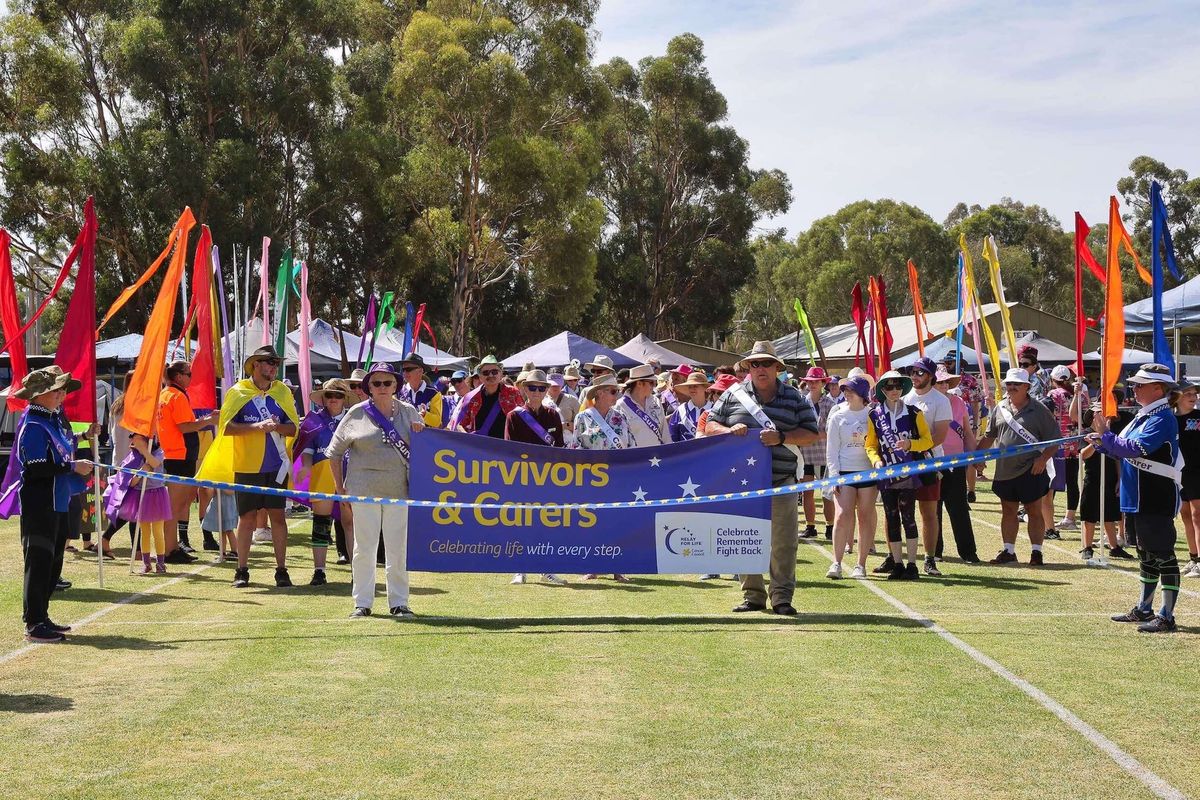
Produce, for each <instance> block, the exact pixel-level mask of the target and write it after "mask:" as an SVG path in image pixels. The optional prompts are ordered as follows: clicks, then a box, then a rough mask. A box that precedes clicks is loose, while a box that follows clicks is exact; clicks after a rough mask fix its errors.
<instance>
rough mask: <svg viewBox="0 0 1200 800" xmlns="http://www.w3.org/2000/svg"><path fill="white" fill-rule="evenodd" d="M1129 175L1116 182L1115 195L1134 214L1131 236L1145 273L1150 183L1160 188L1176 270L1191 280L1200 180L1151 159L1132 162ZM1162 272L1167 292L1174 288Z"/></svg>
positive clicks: (1198, 233) (1198, 245) (1198, 257)
mask: <svg viewBox="0 0 1200 800" xmlns="http://www.w3.org/2000/svg"><path fill="white" fill-rule="evenodd" d="M1129 171H1130V173H1131V174H1130V175H1128V176H1126V177H1124V178H1121V179H1120V180H1119V181H1117V191H1118V192H1120V193H1121V195H1122V197H1123V200H1124V204H1123V205H1124V207H1125V210H1130V209H1132V211H1133V215H1132V220H1133V226H1132V229H1131V230H1130V235H1131V236H1132V237H1133V240H1134V243H1135V244H1136V245H1137V249H1138V255H1139V256H1141V257H1142V258H1143V259H1144V260H1145V265H1146V269H1149V268H1150V182H1151V181H1153V180H1156V181H1158V182H1159V184H1160V185H1161V186H1162V193H1163V202H1164V203H1165V204H1166V206H1167V217H1168V219H1169V220H1170V223H1171V239H1172V241H1173V243H1174V245H1175V258H1176V261H1177V263H1178V264H1179V270H1180V272H1182V273H1183V275H1184V279H1185V280H1186V279H1187V278H1190V277H1192V276H1194V275H1195V274H1196V272H1197V271H1200V178H1189V177H1188V174H1187V172H1185V171H1184V170H1181V169H1170V168H1169V167H1167V165H1166V164H1164V163H1163V162H1161V161H1159V160H1158V159H1155V158H1151V157H1150V156H1138V157H1137V158H1135V159H1134V160H1133V161H1131V162H1130V164H1129ZM1164 272H1165V276H1166V277H1165V280H1166V286H1167V288H1170V287H1172V286H1174V285H1175V279H1174V278H1172V277H1171V273H1170V270H1165V271H1164Z"/></svg>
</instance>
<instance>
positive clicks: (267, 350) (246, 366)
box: [242, 344, 283, 375]
mask: <svg viewBox="0 0 1200 800" xmlns="http://www.w3.org/2000/svg"><path fill="white" fill-rule="evenodd" d="M255 361H278V362H279V363H280V364H282V363H283V359H282V358H280V357H279V354H278V353H276V352H275V348H274V347H272V346H271V345H269V344H265V345H263V346H262V347H260V348H258V349H257V350H255V351H254V352H253V353H251V354H250V355H248V356H246V360H245V361H244V362H242V374H243V375H249V374H250V370H251V368H252V367H253V366H254V362H255Z"/></svg>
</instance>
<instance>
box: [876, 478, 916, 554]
mask: <svg viewBox="0 0 1200 800" xmlns="http://www.w3.org/2000/svg"><path fill="white" fill-rule="evenodd" d="M879 493H880V495H881V496H882V497H883V518H884V521H885V522H886V523H887V540H888V541H889V542H899V541H900V536H901V529H903V535H904V538H905V539H916V538H917V518H916V507H917V490H916V489H882V490H880V492H879Z"/></svg>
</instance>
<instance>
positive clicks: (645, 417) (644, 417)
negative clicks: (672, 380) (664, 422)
mask: <svg viewBox="0 0 1200 800" xmlns="http://www.w3.org/2000/svg"><path fill="white" fill-rule="evenodd" d="M621 400H622V402H624V403H625V405H626V406H628V407H629V410H630V411H632V412H633V413H635V414H637V415H638V419H640V420H641V421H642V422H644V423H646V427H647V428H649V429H650V430H652V431H654V435H655V436H657V437H658V440H659V441H660V442H661V441H662V430H660V429H659V427H658V423H657V422H655V421H654V418H653V417H651V416H650V415H649V414H647V413H646V412H645V411H642V408H641V406H639V405H638V404H637V403H635V402H633V398H631V397H630V396H629V395H623V396H622V397H621Z"/></svg>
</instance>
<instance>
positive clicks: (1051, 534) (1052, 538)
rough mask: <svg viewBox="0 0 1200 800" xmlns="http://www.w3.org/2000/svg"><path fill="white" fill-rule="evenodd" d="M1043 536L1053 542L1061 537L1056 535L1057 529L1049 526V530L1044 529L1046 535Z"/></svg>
mask: <svg viewBox="0 0 1200 800" xmlns="http://www.w3.org/2000/svg"><path fill="white" fill-rule="evenodd" d="M1043 538H1045V539H1049V540H1050V541H1053V542H1057V541H1060V540H1061V539H1062V537H1061V536H1059V535H1058V531H1056V530H1054V528H1051V529H1050V530H1048V531H1046V535H1045V536H1044V537H1043Z"/></svg>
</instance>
